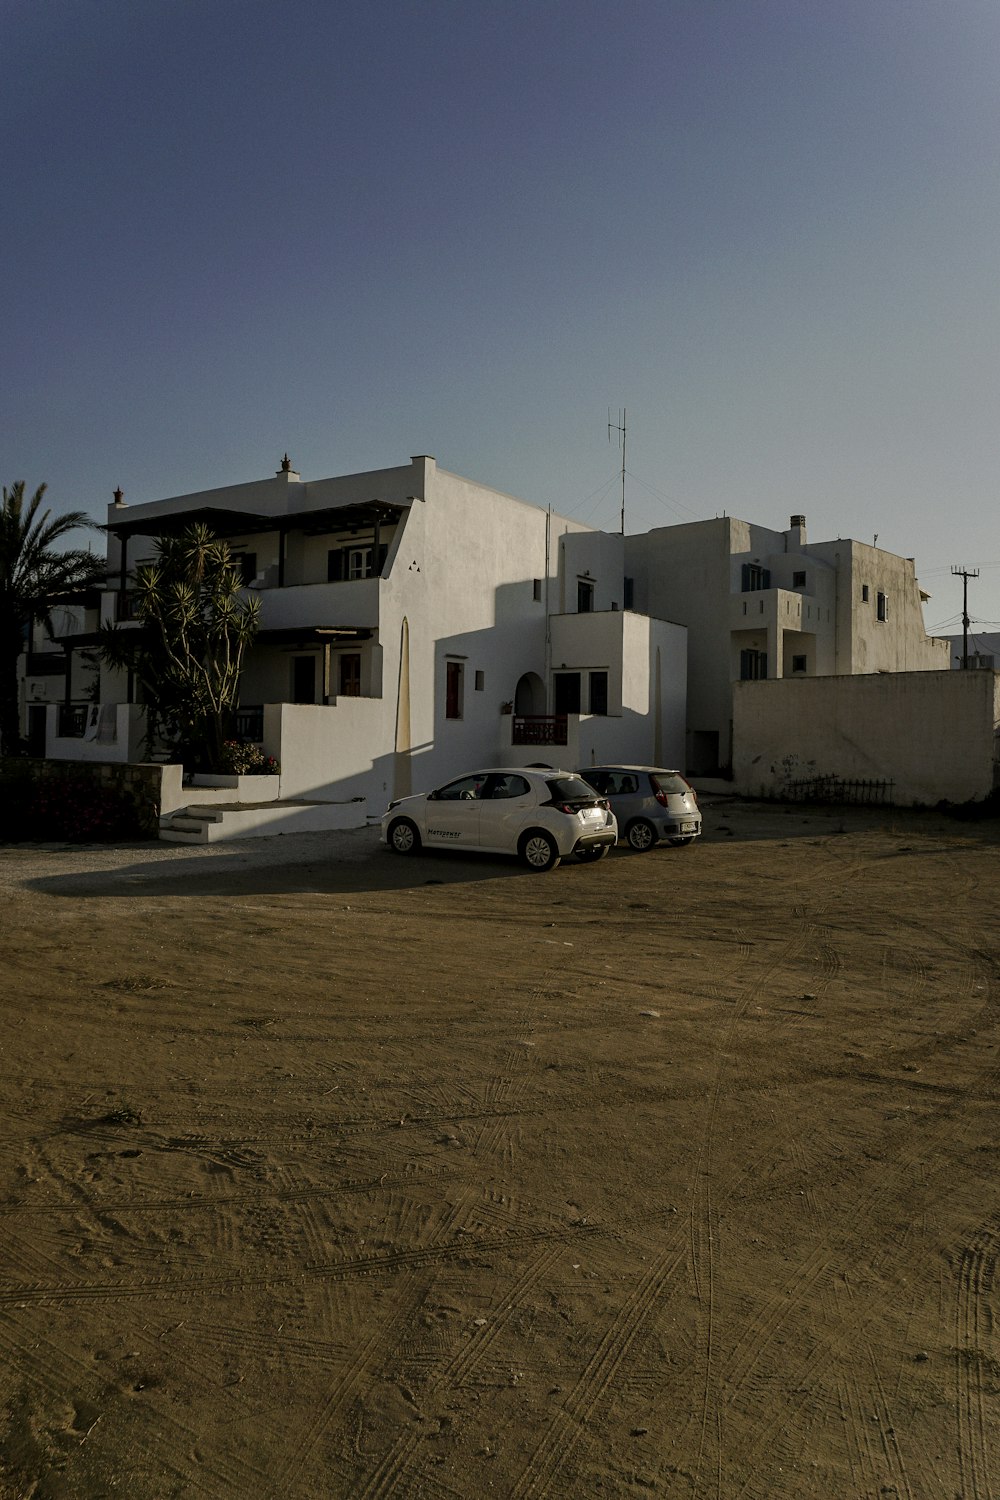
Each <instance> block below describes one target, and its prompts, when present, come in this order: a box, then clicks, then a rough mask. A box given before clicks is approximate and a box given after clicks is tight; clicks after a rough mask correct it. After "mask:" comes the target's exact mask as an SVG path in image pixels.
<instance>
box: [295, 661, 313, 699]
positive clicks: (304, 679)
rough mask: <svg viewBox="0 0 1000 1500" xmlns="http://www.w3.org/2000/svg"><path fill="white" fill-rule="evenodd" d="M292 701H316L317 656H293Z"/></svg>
mask: <svg viewBox="0 0 1000 1500" xmlns="http://www.w3.org/2000/svg"><path fill="white" fill-rule="evenodd" d="M292 702H293V703H315V702H316V658H315V656H293V657H292Z"/></svg>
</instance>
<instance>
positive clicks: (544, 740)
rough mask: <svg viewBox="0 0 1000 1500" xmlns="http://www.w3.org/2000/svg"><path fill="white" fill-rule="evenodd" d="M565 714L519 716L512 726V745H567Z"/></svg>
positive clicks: (516, 716) (515, 718)
mask: <svg viewBox="0 0 1000 1500" xmlns="http://www.w3.org/2000/svg"><path fill="white" fill-rule="evenodd" d="M566 726H567V718H566V715H565V714H517V715H515V717H514V723H513V725H512V726H511V744H512V745H565V744H566V743H567V730H566Z"/></svg>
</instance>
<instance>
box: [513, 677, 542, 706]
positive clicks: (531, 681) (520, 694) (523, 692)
mask: <svg viewBox="0 0 1000 1500" xmlns="http://www.w3.org/2000/svg"><path fill="white" fill-rule="evenodd" d="M514 712H515V713H516V714H518V715H519V716H523V715H525V714H543V713H544V712H545V684H544V682H543V681H542V679H541V678H540V677H539V675H538V673H537V672H525V674H524V676H523V677H522V678H521V679H520V680H519V682H518V684H517V689H516V691H515V693H514Z"/></svg>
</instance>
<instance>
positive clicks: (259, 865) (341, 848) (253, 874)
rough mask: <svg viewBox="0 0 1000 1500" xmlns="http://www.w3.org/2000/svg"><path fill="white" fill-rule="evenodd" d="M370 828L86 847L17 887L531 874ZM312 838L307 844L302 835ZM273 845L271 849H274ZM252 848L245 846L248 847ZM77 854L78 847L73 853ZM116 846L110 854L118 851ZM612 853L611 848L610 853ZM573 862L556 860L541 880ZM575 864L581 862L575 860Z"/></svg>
mask: <svg viewBox="0 0 1000 1500" xmlns="http://www.w3.org/2000/svg"><path fill="white" fill-rule="evenodd" d="M374 839H375V835H374V834H373V833H372V831H371V830H365V829H362V830H359V831H357V832H356V833H349V834H346V835H345V834H342V833H341V834H299V835H295V836H294V845H295V847H292V844H293V839H292V838H289V839H287V840H286V839H281V840H280V841H279V840H277V839H257V840H241V841H240V843H239V846H238V847H234V846H233V845H232V844H228V845H226V846H225V848H223V847H220V845H218V844H215V845H196V846H191V847H190V848H183V847H178V846H173V847H172V848H171V850H170V852H169V853H167V852H166V850H165V849H164V846H163V845H162V844H153V845H150V846H148V852H147V853H146V854H145V856H143V855H142V854H141V853H140V851H139V847H138V846H136V855H137V857H136V858H135V859H133V860H131V861H130V862H129V863H127V864H123V863H114V864H112V863H111V862H110V861H109V862H108V863H107V864H104V863H102V861H101V856H100V851H96V850H94V851H91V852H92V853H93V856H94V859H93V864H92V866H91V868H89V869H76V870H66V871H63V872H60V873H56V874H51V875H38V876H33V877H29V878H28V879H26V880H25V881H24V882H23V884H22V887H21V888H22V889H24V890H32V891H37V892H38V893H39V894H40V895H45V896H52V897H57V898H59V897H62V898H72V899H78V898H80V897H103V898H114V899H115V900H120V899H121V898H122V897H128V896H137V897H143V898H146V897H149V896H180V897H188V898H193V899H199V898H204V897H206V896H227V895H242V896H245V895H299V894H305V893H309V894H311V895H326V894H329V895H342V894H355V895H357V894H361V893H364V892H366V891H372V892H376V891H377V892H385V891H402V890H415V889H417V888H420V887H423V886H429V885H442V886H448V885H473V884H480V883H482V882H484V881H491V880H511V879H520V880H532V881H534V880H537V879H538V878H539V877H538V875H537V874H536V873H535V872H533V871H530V870H526V869H525V868H524V866H523V865H522V864H521V863H520V862H519V861H518V860H516V859H513V858H508V857H505V856H503V855H493V854H456V853H455V852H454V851H452V850H426V849H425V850H421V852H420V853H419V854H413V855H407V856H405V857H401V856H400V855H398V854H393V853H391V852H390V851H389V850H387V849H386V848H385V847H384V846H383V845H381V844H379V843H376V842H375V841H374ZM313 840H314V841H315V843H314V844H311V843H310V842H309V841H313ZM276 845H278V846H279V847H276ZM251 846H252V847H251ZM81 852H82V851H81ZM120 852H121V851H120V849H119V850H118V851H117V853H119V854H120ZM612 857H614V851H613V852H612ZM579 863H580V862H579V861H577V860H575V859H567V860H564V861H563V862H562V864H561V866H559V868H557V869H556V870H554V871H552V872H550V874H549V878H550V879H554V880H558V879H559V877H560V875H561V874H562V872H563V871H564V870H566V869H571V868H572V867H574V866H576V865H577V864H579ZM581 868H582V866H581Z"/></svg>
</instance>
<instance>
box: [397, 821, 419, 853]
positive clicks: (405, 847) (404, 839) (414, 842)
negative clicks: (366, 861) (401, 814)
mask: <svg viewBox="0 0 1000 1500" xmlns="http://www.w3.org/2000/svg"><path fill="white" fill-rule="evenodd" d="M389 848H390V849H391V850H392V851H393V853H394V854H419V852H420V834H419V833H418V832H417V830H416V828H415V827H414V825H413V824H412V823H411V822H410V820H409V818H397V819H396V821H395V823H392V824H390V826H389Z"/></svg>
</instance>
